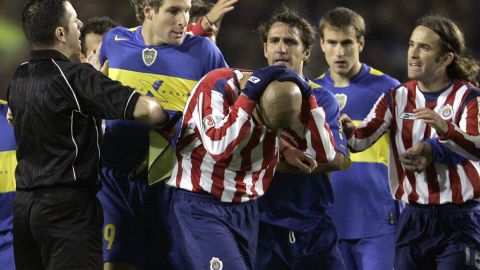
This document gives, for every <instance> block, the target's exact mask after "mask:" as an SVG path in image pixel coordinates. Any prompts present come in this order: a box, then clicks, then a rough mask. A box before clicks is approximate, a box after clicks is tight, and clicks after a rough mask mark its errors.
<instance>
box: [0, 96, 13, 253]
mask: <svg viewBox="0 0 480 270" xmlns="http://www.w3.org/2000/svg"><path fill="white" fill-rule="evenodd" d="M7 110H8V107H7V103H6V102H5V101H3V100H0V233H2V232H6V231H10V230H12V221H13V198H14V196H15V167H16V166H17V159H16V157H15V145H16V143H15V137H14V134H13V126H11V125H10V124H8V123H7V120H6V118H5V117H6V115H7ZM0 244H1V243H0Z"/></svg>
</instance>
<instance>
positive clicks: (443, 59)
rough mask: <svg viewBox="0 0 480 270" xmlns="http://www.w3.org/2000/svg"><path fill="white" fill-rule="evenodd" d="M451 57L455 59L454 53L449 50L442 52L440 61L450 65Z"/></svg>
mask: <svg viewBox="0 0 480 270" xmlns="http://www.w3.org/2000/svg"><path fill="white" fill-rule="evenodd" d="M453 59H455V55H454V54H453V53H451V52H449V53H446V54H444V55H443V56H442V57H441V58H440V60H441V62H442V63H444V64H445V66H448V65H450V64H451V63H452V62H453Z"/></svg>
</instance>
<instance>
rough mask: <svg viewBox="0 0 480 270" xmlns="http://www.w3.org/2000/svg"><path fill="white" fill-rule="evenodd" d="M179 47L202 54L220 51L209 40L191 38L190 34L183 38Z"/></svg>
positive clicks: (199, 37)
mask: <svg viewBox="0 0 480 270" xmlns="http://www.w3.org/2000/svg"><path fill="white" fill-rule="evenodd" d="M180 47H183V48H188V49H192V50H195V51H202V53H203V54H205V53H210V54H211V53H220V49H218V47H217V45H215V44H214V43H213V42H212V41H211V40H210V39H208V38H205V37H201V36H193V35H190V34H187V35H186V36H185V39H184V41H183V43H182V45H180Z"/></svg>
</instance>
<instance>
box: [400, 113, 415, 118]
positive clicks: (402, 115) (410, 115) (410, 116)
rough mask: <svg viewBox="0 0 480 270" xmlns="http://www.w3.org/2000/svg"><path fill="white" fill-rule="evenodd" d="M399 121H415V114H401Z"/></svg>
mask: <svg viewBox="0 0 480 270" xmlns="http://www.w3.org/2000/svg"><path fill="white" fill-rule="evenodd" d="M400 119H403V120H415V119H416V117H415V114H414V113H409V112H403V113H402V114H400Z"/></svg>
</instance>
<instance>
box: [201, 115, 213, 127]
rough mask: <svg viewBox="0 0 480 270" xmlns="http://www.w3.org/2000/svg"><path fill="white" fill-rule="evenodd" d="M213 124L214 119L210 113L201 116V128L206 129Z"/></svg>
mask: <svg viewBox="0 0 480 270" xmlns="http://www.w3.org/2000/svg"><path fill="white" fill-rule="evenodd" d="M213 126H215V121H213V117H212V115H207V116H205V117H204V118H203V129H204V130H207V129H209V128H211V127H213Z"/></svg>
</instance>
